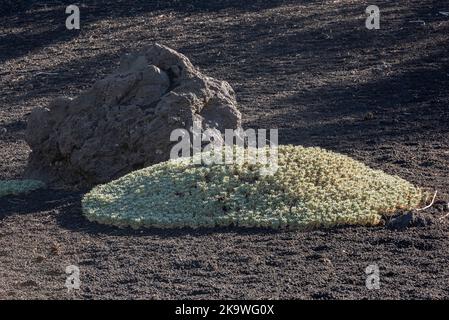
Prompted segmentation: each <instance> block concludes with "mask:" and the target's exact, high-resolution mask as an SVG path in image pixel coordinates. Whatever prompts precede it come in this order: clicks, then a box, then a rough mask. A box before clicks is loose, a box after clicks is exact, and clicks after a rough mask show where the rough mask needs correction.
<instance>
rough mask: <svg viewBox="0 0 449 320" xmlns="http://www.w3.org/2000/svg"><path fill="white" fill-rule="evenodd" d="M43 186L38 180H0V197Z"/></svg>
mask: <svg viewBox="0 0 449 320" xmlns="http://www.w3.org/2000/svg"><path fill="white" fill-rule="evenodd" d="M44 187H45V183H43V182H42V181H39V180H0V197H3V196H6V195H11V194H12V195H16V194H21V193H27V192H30V191H33V190H36V189H40V188H44Z"/></svg>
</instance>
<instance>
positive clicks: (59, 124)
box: [25, 44, 241, 186]
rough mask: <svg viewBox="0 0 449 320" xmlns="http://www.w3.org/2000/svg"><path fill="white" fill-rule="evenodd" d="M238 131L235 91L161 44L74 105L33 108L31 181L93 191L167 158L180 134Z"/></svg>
mask: <svg viewBox="0 0 449 320" xmlns="http://www.w3.org/2000/svg"><path fill="white" fill-rule="evenodd" d="M194 121H201V124H202V129H203V130H205V129H209V128H214V129H218V130H220V131H221V132H224V129H235V128H238V127H240V124H241V114H240V112H239V110H238V109H237V102H236V99H235V93H234V90H233V89H232V88H231V86H230V85H229V84H228V83H227V82H226V81H220V80H217V79H214V78H211V77H209V76H206V75H204V74H203V73H201V72H200V71H199V70H198V69H197V68H195V67H194V66H193V65H192V63H191V62H190V61H189V59H188V58H187V57H186V56H184V55H182V54H180V53H178V52H176V51H175V50H173V49H170V48H168V47H166V46H163V45H160V44H153V45H151V46H149V47H147V48H145V49H144V50H142V51H141V52H139V53H136V54H128V55H126V56H124V57H123V58H122V61H121V63H120V67H119V68H118V70H117V71H116V72H114V73H112V74H111V75H109V76H107V77H106V78H104V79H102V80H99V81H97V82H96V83H95V84H94V85H93V87H92V88H91V89H90V90H88V91H86V92H84V93H82V94H81V95H79V96H78V97H77V98H75V99H70V98H65V97H62V98H57V99H55V100H54V101H52V102H51V103H50V104H49V105H48V107H45V108H43V107H39V108H36V109H34V110H33V111H32V112H31V114H30V116H29V119H28V126H27V130H26V141H27V143H28V144H29V146H30V148H31V150H32V152H31V154H30V157H29V161H28V167H27V170H26V174H25V175H26V176H27V177H30V178H35V179H41V180H44V181H46V182H47V183H54V184H64V185H83V186H93V185H96V184H99V183H104V182H107V181H110V180H112V179H115V178H118V177H120V176H123V175H125V174H126V173H128V172H130V171H133V170H136V169H140V168H143V167H146V166H148V165H151V164H155V163H158V162H161V161H165V160H167V159H169V156H170V150H171V148H172V146H173V145H174V144H175V143H177V142H176V141H170V134H171V132H172V131H173V130H174V129H182V128H183V129H187V130H191V128H192V126H193V122H194Z"/></svg>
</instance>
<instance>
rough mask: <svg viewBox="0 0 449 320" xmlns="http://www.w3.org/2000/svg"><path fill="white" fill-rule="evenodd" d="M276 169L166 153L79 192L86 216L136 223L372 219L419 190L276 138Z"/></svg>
mask: <svg viewBox="0 0 449 320" xmlns="http://www.w3.org/2000/svg"><path fill="white" fill-rule="evenodd" d="M278 153H279V154H278V155H279V157H278V165H279V167H278V170H277V171H276V172H275V173H274V174H272V175H262V174H261V171H260V170H258V169H259V168H258V166H259V165H254V164H250V163H247V162H246V163H243V164H239V165H236V164H214V165H204V164H203V165H202V164H195V162H194V161H192V158H181V159H177V160H169V161H166V162H162V163H159V164H156V165H153V166H150V167H147V168H144V169H141V170H138V171H134V172H132V173H129V174H128V175H125V176H123V177H122V178H120V179H118V180H115V181H112V182H110V183H107V184H104V185H99V186H97V187H95V188H93V189H92V190H91V191H90V192H89V193H88V194H86V195H85V196H84V198H83V201H82V205H83V212H84V214H85V215H86V217H87V218H88V219H89V220H91V221H97V222H100V223H104V224H109V225H115V226H120V227H124V226H131V227H133V228H140V227H160V228H167V227H168V228H174V227H214V226H229V225H234V226H241V227H269V228H275V229H277V228H289V229H300V228H313V227H319V226H323V227H330V226H335V225H376V224H378V223H379V222H380V221H381V217H382V215H390V214H393V213H394V212H395V211H397V210H399V209H411V208H415V207H417V206H418V205H419V204H420V203H421V202H422V199H423V191H422V190H421V189H419V188H417V187H415V186H413V185H412V184H411V183H409V182H407V181H405V180H403V179H401V178H399V177H397V176H391V175H388V174H386V173H384V172H382V171H379V170H373V169H370V168H369V167H367V166H366V165H364V164H363V163H361V162H358V161H355V160H353V159H351V158H350V157H348V156H345V155H341V154H337V153H334V152H331V151H327V150H324V149H320V148H304V147H301V146H291V145H287V146H279V151H278Z"/></svg>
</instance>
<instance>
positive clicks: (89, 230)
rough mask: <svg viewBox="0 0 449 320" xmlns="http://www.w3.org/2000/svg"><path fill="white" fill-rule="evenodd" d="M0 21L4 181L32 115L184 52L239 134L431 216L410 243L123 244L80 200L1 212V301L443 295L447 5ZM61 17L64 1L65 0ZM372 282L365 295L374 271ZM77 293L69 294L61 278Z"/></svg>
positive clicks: (144, 6)
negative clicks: (345, 169) (370, 180)
mask: <svg viewBox="0 0 449 320" xmlns="http://www.w3.org/2000/svg"><path fill="white" fill-rule="evenodd" d="M42 3H43V2H36V3H34V4H33V5H32V6H31V7H30V8H29V10H28V11H26V12H16V13H14V14H12V15H11V14H10V15H6V16H4V17H2V19H1V20H0V179H11V178H20V177H21V175H22V173H23V170H24V168H25V166H26V161H27V157H28V154H29V151H30V150H29V148H28V147H27V145H26V143H25V142H24V140H23V138H24V129H25V127H26V115H27V114H28V113H29V112H30V110H32V109H33V108H34V107H36V106H45V105H46V104H47V103H48V102H49V101H51V100H52V99H54V98H55V97H58V96H61V95H67V96H76V95H77V94H78V93H80V92H81V91H82V90H85V89H87V88H89V87H90V86H91V85H92V84H93V82H94V81H95V80H96V79H98V78H100V77H101V76H104V75H105V74H107V73H109V72H111V71H112V70H113V69H114V68H115V67H116V66H117V64H118V62H119V57H120V55H121V54H123V53H125V52H130V51H133V50H137V49H138V48H141V47H142V46H144V45H145V44H148V43H151V42H153V41H157V42H160V43H162V44H166V45H168V46H171V47H173V48H175V49H176V50H178V51H180V52H182V53H184V54H186V55H187V56H188V57H190V58H191V60H192V62H193V63H194V64H195V65H198V66H200V67H201V68H202V70H203V71H204V72H205V73H206V74H210V75H211V76H214V77H216V78H219V79H224V80H227V81H228V82H229V83H230V84H231V85H232V86H233V87H234V89H235V90H236V92H237V95H238V100H239V103H240V108H241V111H242V113H243V117H244V125H245V127H247V128H250V127H251V128H279V133H280V142H282V143H292V144H297V145H305V146H321V147H324V148H328V149H332V150H334V151H338V152H341V153H344V154H348V155H350V156H352V157H354V158H355V159H358V160H360V161H363V162H364V163H366V164H368V165H370V166H371V167H373V168H379V169H383V170H385V171H386V172H388V173H391V174H397V175H399V176H401V177H403V178H405V179H407V180H409V181H411V182H413V183H415V184H417V185H420V186H422V187H425V188H427V189H429V190H438V191H439V194H438V197H437V201H436V204H435V205H434V206H433V207H432V208H430V209H429V210H427V211H426V212H425V213H424V215H425V216H426V217H427V218H428V219H427V220H426V222H425V223H419V221H418V222H416V223H415V224H414V225H413V226H412V227H409V228H407V229H405V230H401V231H394V230H390V229H388V228H385V227H382V226H380V227H376V228H364V227H356V228H336V229H332V230H316V231H309V232H274V231H273V232H267V231H266V230H257V229H256V230H241V229H236V228H226V229H219V230H212V229H199V230H173V231H167V230H157V229H150V230H145V231H132V230H118V229H115V228H109V227H105V226H100V225H97V224H93V223H89V222H88V221H86V220H85V219H84V218H83V216H82V215H81V210H80V199H81V196H82V192H81V191H70V190H48V189H47V190H41V191H36V192H33V193H30V194H28V195H23V196H10V197H4V198H1V199H0V298H3V299H31V298H34V299H36V298H38V299H73V298H75V299H106V298H108V299H109V298H110V299H142V298H145V299H180V298H188V299H205V298H226V299H234V298H239V299H267V298H269V299H278V298H282V299H360V298H369V299H371V298H381V299H411V298H413V299H447V298H449V269H448V268H447V263H448V256H449V237H448V231H449V226H448V223H447V222H448V221H449V218H443V217H444V215H445V214H446V213H447V212H448V211H449V210H448V208H447V204H446V203H447V200H448V199H449V187H448V176H449V174H448V173H449V126H448V120H449V108H448V104H449V91H448V88H449V57H448V55H447V48H448V46H449V17H448V16H445V15H443V14H441V13H440V11H443V12H446V11H449V5H448V4H445V3H444V2H443V1H431V0H419V1H418V0H404V1H400V3H399V4H398V3H396V2H388V1H377V5H378V6H379V7H380V9H381V29H380V30H367V29H366V28H365V18H366V14H365V8H366V7H367V5H369V4H370V3H367V2H365V1H350V0H348V1H345V0H341V1H314V2H313V3H312V2H310V1H301V0H297V1H275V0H272V1H268V0H264V1H252V2H244V1H231V0H228V1H219V2H218V1H208V2H205V1H192V0H190V1H189V0H187V1H182V2H181V1H152V2H150V1H143V0H142V1H134V2H133V5H130V2H128V1H114V2H111V3H107V1H84V2H81V3H83V4H82V5H81V6H80V8H81V30H79V31H76V30H74V31H69V30H66V29H65V18H66V16H67V15H66V14H65V5H66V1H48V2H47V4H46V5H44V4H42ZM67 4H68V2H67ZM370 264H377V265H378V266H379V268H380V279H381V288H380V290H367V288H366V287H365V279H366V274H365V268H366V267H367V266H368V265H370ZM67 265H77V266H79V268H80V271H81V275H80V276H81V281H82V284H81V288H80V290H77V291H71V292H67V289H66V288H65V286H64V284H65V279H66V274H65V272H64V271H65V268H66V266H67Z"/></svg>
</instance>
